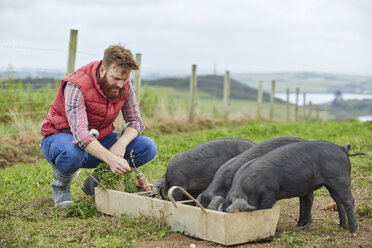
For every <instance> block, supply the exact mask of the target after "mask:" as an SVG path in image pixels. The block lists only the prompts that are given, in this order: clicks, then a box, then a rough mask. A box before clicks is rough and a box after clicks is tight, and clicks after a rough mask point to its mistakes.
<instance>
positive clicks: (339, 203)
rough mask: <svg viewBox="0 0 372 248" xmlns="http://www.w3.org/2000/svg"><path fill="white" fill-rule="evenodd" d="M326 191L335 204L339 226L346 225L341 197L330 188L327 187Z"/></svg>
mask: <svg viewBox="0 0 372 248" xmlns="http://www.w3.org/2000/svg"><path fill="white" fill-rule="evenodd" d="M328 191H329V193H330V195H331V197H332V199H333V200H334V201H335V202H336V204H337V211H338V216H339V218H340V226H342V227H345V226H346V211H345V207H344V205H343V204H342V201H341V198H340V197H339V196H338V195H337V194H336V192H335V191H333V190H332V189H330V188H329V189H328Z"/></svg>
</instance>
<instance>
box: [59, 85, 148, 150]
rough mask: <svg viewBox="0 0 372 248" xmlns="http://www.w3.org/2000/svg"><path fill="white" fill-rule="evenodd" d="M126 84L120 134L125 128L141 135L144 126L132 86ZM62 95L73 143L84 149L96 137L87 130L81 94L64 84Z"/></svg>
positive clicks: (72, 86)
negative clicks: (122, 122) (126, 93)
mask: <svg viewBox="0 0 372 248" xmlns="http://www.w3.org/2000/svg"><path fill="white" fill-rule="evenodd" d="M128 83H129V88H128V100H127V101H126V102H125V103H124V105H123V107H122V109H121V111H122V113H123V118H124V121H125V122H126V123H125V125H124V127H123V128H122V131H121V134H122V133H123V132H124V129H125V128H127V127H132V128H134V129H136V130H137V131H138V133H139V134H141V133H142V131H143V130H144V129H145V126H144V125H143V122H142V118H141V113H140V111H139V108H138V103H137V99H136V95H135V94H134V88H133V85H132V84H131V82H130V81H129V82H128ZM63 93H64V96H65V106H66V107H65V111H66V117H67V120H68V123H69V125H70V131H71V133H72V135H73V137H74V141H73V143H74V144H76V145H79V146H80V147H81V148H83V149H85V147H86V146H87V145H88V144H89V143H90V142H92V141H93V140H95V139H96V137H95V136H94V135H91V134H90V133H89V130H88V117H87V113H86V107H85V101H84V96H83V93H82V92H81V90H80V89H79V87H78V86H77V85H75V84H73V83H71V82H67V83H66V86H65V89H64V91H63Z"/></svg>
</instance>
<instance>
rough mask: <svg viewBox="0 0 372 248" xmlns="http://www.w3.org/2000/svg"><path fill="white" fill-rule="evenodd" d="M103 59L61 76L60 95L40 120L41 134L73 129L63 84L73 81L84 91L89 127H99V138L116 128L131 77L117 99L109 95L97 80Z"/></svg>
mask: <svg viewBox="0 0 372 248" xmlns="http://www.w3.org/2000/svg"><path fill="white" fill-rule="evenodd" d="M101 63H102V61H94V62H92V63H89V64H87V65H85V66H83V67H81V68H80V69H78V70H77V71H75V72H74V73H71V74H70V75H68V76H66V77H65V78H63V79H62V81H61V85H60V87H59V90H58V93H57V96H56V97H55V98H54V100H53V103H52V106H51V108H50V110H49V112H48V115H47V116H46V117H45V119H44V121H43V123H42V124H41V134H42V135H43V136H44V137H47V136H49V135H52V134H55V133H70V134H71V131H70V129H69V124H68V121H67V118H66V113H65V97H64V95H63V90H64V85H65V83H66V82H71V83H74V84H75V85H77V86H78V87H79V88H80V90H81V92H82V93H83V96H84V100H85V106H86V111H87V116H88V129H89V130H90V129H93V128H94V129H97V130H98V131H99V137H98V139H102V138H104V137H106V136H107V135H108V134H110V133H111V132H112V131H113V130H114V125H113V122H114V121H115V119H116V117H117V116H118V114H119V112H120V110H121V108H122V106H123V105H124V102H125V101H126V97H127V95H128V88H129V80H128V81H127V83H126V84H125V89H124V93H123V94H122V95H121V96H120V97H119V98H117V99H114V100H110V99H108V98H107V97H106V96H105V95H104V93H103V91H102V90H101V88H100V85H99V83H98V80H97V70H98V67H99V66H100V65H101Z"/></svg>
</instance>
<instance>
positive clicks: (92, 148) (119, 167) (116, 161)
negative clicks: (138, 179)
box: [85, 140, 132, 175]
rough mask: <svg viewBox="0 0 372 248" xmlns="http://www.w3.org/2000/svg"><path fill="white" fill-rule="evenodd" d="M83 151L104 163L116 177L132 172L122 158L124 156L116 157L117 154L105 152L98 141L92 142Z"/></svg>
mask: <svg viewBox="0 0 372 248" xmlns="http://www.w3.org/2000/svg"><path fill="white" fill-rule="evenodd" d="M85 150H86V151H87V152H89V153H90V154H92V155H93V156H95V157H96V158H99V159H100V160H102V161H104V162H105V163H106V164H107V165H108V166H110V169H111V171H112V172H113V173H114V174H116V175H123V174H124V173H128V172H131V171H132V169H131V168H130V167H129V164H128V162H127V161H126V160H125V159H124V158H123V156H124V155H122V156H118V155H117V154H114V153H113V152H111V151H109V150H107V149H106V148H105V147H103V146H102V145H101V144H100V143H99V142H98V140H93V141H92V142H91V143H89V144H88V145H87V147H86V148H85ZM124 150H125V149H124Z"/></svg>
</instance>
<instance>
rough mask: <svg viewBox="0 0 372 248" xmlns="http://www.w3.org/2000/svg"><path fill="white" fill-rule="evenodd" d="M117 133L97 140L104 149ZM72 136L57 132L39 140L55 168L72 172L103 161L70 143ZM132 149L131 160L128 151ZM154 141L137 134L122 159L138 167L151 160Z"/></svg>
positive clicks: (153, 153) (44, 152)
mask: <svg viewBox="0 0 372 248" xmlns="http://www.w3.org/2000/svg"><path fill="white" fill-rule="evenodd" d="M117 135H118V133H115V132H113V133H111V134H109V135H108V136H106V137H105V138H103V139H101V140H99V142H100V143H101V145H103V146H104V147H105V148H106V149H110V147H111V146H112V145H113V144H114V143H115V142H116V137H117ZM72 141H73V137H72V135H71V134H68V133H57V134H53V135H50V136H48V137H45V138H43V139H42V141H41V149H42V151H43V154H44V157H45V159H46V160H47V161H48V162H49V163H50V164H52V163H53V164H54V165H55V166H56V167H57V169H58V170H59V171H60V172H62V173H65V174H72V173H74V172H75V171H77V170H78V169H80V168H96V167H97V166H98V165H99V164H100V163H103V161H101V160H99V159H98V158H96V157H94V156H92V155H90V154H89V153H88V152H87V151H85V150H84V149H81V148H80V147H79V146H77V145H74V144H72ZM131 150H133V156H134V158H133V161H134V164H133V162H132V158H131V157H130V152H131ZM156 151H157V148H156V144H155V142H154V141H153V140H152V139H150V138H148V137H145V136H137V137H136V138H135V139H134V140H133V141H132V142H130V143H129V144H128V146H127V147H126V151H125V155H124V159H125V160H127V161H128V163H129V165H130V167H134V166H136V167H139V166H141V165H143V164H146V163H147V162H149V161H151V160H152V159H153V158H154V157H155V155H156Z"/></svg>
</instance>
